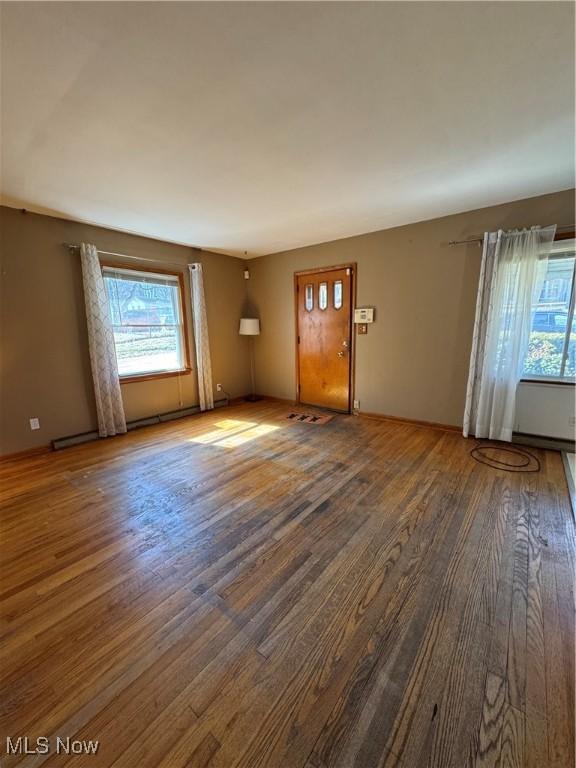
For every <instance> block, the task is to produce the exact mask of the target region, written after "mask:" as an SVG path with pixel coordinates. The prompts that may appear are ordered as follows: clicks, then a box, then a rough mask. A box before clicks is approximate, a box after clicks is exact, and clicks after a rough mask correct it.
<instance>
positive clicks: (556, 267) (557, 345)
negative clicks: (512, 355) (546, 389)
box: [523, 240, 576, 381]
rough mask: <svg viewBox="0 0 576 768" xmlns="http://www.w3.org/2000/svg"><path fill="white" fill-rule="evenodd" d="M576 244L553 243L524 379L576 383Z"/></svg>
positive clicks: (535, 314)
mask: <svg viewBox="0 0 576 768" xmlns="http://www.w3.org/2000/svg"><path fill="white" fill-rule="evenodd" d="M575 261H576V240H558V241H557V242H556V243H554V245H553V247H552V251H551V253H550V258H549V260H548V268H547V272H546V277H545V279H544V284H543V286H542V290H541V291H540V297H539V299H538V303H537V305H536V307H535V311H534V317H533V320H532V329H531V332H530V344H529V347H528V355H527V357H526V362H525V364H524V374H523V375H524V378H527V379H549V380H559V381H574V376H575V374H576V323H575V321H574V267H575Z"/></svg>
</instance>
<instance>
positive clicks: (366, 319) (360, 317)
mask: <svg viewBox="0 0 576 768" xmlns="http://www.w3.org/2000/svg"><path fill="white" fill-rule="evenodd" d="M354 322H355V323H373V322H374V307H362V308H361V309H355V310H354Z"/></svg>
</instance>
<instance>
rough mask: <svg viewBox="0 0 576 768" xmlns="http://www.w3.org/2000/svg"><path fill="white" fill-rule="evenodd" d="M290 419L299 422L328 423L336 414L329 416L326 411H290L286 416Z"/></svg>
mask: <svg viewBox="0 0 576 768" xmlns="http://www.w3.org/2000/svg"><path fill="white" fill-rule="evenodd" d="M285 418H286V419H288V421H292V422H294V423H296V422H297V423H299V424H327V423H328V422H329V421H330V420H331V419H333V418H334V416H328V415H326V414H324V413H301V412H300V411H290V412H289V413H287V414H286V416H285Z"/></svg>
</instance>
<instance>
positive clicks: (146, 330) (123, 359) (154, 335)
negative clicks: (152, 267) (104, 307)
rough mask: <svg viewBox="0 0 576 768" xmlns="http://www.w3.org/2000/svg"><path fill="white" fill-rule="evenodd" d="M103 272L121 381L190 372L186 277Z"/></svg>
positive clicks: (124, 270) (125, 270)
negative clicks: (186, 322)
mask: <svg viewBox="0 0 576 768" xmlns="http://www.w3.org/2000/svg"><path fill="white" fill-rule="evenodd" d="M102 274H103V277H104V284H105V285H106V292H107V294H108V301H109V305H110V315H111V318H112V327H113V331H114V343H115V345H116V358H117V360H118V373H119V374H120V377H121V378H122V379H124V380H126V379H128V378H133V377H139V376H142V377H147V376H163V375H164V376H165V375H169V374H173V373H180V372H184V371H186V370H188V364H187V350H186V340H185V339H186V335H185V332H184V311H183V305H182V276H181V275H179V274H177V273H167V274H156V273H154V272H143V271H142V272H141V271H138V270H135V269H128V268H120V267H109V266H105V267H103V268H102Z"/></svg>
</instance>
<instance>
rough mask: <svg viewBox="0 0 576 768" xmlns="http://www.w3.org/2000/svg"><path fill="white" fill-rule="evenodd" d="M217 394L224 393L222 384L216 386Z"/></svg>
mask: <svg viewBox="0 0 576 768" xmlns="http://www.w3.org/2000/svg"><path fill="white" fill-rule="evenodd" d="M216 392H222V384H216Z"/></svg>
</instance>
